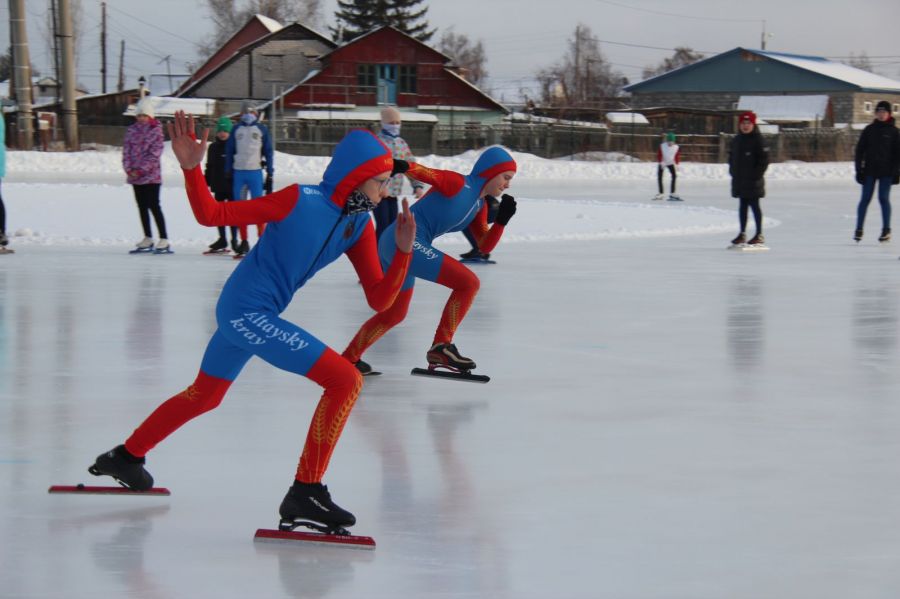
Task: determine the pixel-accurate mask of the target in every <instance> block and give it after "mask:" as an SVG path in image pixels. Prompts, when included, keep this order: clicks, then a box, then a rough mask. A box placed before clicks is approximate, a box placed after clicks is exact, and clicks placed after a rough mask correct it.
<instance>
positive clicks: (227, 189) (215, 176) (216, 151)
mask: <svg viewBox="0 0 900 599" xmlns="http://www.w3.org/2000/svg"><path fill="white" fill-rule="evenodd" d="M230 135H231V119H229V118H228V117H227V116H223V117H221V118H220V119H219V120H218V121H217V122H216V139H215V140H214V141H213V142H212V143H211V144H209V149H208V150H207V152H206V170H204V172H203V176H204V178H205V179H206V184H207V185H208V186H209V189H210V190H211V191H212V193H213V197H214V198H216V201H218V202H224V201H227V200H230V199H231V183H232V181H231V177H230V176H228V175H226V174H225V144H226V143H227V142H228V137H229V136H230ZM237 230H238V228H237V227H231V246H232V247H233V248H235V251H237V245H238V241H237ZM227 251H228V242H227V241H226V240H225V227H219V238H218V239H217V240H215V241H214V242H213V243H212V244H210V246H209V253H224V252H227Z"/></svg>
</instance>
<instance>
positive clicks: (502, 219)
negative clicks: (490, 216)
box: [494, 193, 516, 227]
mask: <svg viewBox="0 0 900 599" xmlns="http://www.w3.org/2000/svg"><path fill="white" fill-rule="evenodd" d="M501 198H502V199H501V201H500V207H499V208H498V209H497V218H496V220H494V222H495V223H497V224H498V225H503V226H504V227H505V226H506V225H507V224H508V223H509V219H511V218H512V217H513V214H515V213H516V198H514V197H512V196H511V195H509V194H506V193H504V194H503V196H501Z"/></svg>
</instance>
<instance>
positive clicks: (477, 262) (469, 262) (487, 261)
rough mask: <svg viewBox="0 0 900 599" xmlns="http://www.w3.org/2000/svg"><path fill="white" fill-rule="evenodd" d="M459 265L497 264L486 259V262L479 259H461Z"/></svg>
mask: <svg viewBox="0 0 900 599" xmlns="http://www.w3.org/2000/svg"><path fill="white" fill-rule="evenodd" d="M460 263H461V264H497V261H496V260H490V259H488V260H479V259H477V258H476V259H474V260H473V259H468V258H461V259H460Z"/></svg>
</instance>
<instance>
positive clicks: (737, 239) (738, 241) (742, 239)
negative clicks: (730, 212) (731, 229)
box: [731, 231, 747, 245]
mask: <svg viewBox="0 0 900 599" xmlns="http://www.w3.org/2000/svg"><path fill="white" fill-rule="evenodd" d="M745 243H747V236H746V235H744V233H743V231H742V232H740V233H738V236H737V237H735V238H734V239H732V240H731V245H743V244H745Z"/></svg>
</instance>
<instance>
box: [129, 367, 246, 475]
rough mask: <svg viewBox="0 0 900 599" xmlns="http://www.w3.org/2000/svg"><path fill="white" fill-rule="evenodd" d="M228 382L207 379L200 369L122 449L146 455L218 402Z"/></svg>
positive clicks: (132, 435) (140, 427) (136, 454)
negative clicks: (194, 377)
mask: <svg viewBox="0 0 900 599" xmlns="http://www.w3.org/2000/svg"><path fill="white" fill-rule="evenodd" d="M230 386H231V381H228V380H225V379H220V378H216V377H213V376H209V375H208V374H206V373H204V372H203V371H202V370H201V371H200V372H199V373H197V378H196V379H194V382H193V383H192V384H191V385H190V386H189V387H188V388H187V389H185V390H184V391H182V392H181V393H179V394H177V395H174V396H172V397H170V398H169V399H168V400H166V401H165V402H164V403H163V404H162V405H160V406H159V407H158V408H156V410H154V411H153V413H152V414H150V416H148V417H147V419H146V420H144V422H142V423H141V425H140V426H139V427H137V428H136V429H135V430H134V432H133V433H132V434H131V436H130V437H129V438H128V440H127V441H125V449H127V450H128V452H129V453H130V454H131V455H133V456H135V457H143V456H145V455H147V452H149V451H150V450H151V449H153V448H154V447H156V445H157V444H158V443H159V442H160V441H162V440H163V439H165V438H166V437H168V436H169V435H171V434H172V433H174V432H175V431H176V430H178V429H179V428H181V426H182V425H184V423H186V422H188V421H189V420H192V419H194V418H196V417H197V416H199V415H200V414H203V413H204V412H208V411H210V410H212V409H214V408H215V407H217V406H218V405H219V404H220V403H222V398H223V397H225V393H226V392H227V391H228V387H230Z"/></svg>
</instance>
